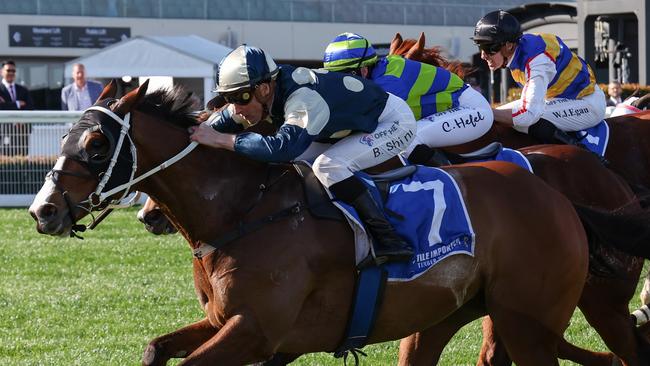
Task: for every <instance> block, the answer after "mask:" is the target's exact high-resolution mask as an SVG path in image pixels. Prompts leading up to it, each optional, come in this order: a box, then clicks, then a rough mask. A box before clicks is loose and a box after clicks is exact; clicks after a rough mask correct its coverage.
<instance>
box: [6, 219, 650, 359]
mask: <svg viewBox="0 0 650 366" xmlns="http://www.w3.org/2000/svg"><path fill="white" fill-rule="evenodd" d="M0 223H2V224H0V264H1V266H0V365H21V366H22V365H138V364H140V361H141V356H142V352H143V350H144V347H145V345H146V344H147V342H148V341H149V340H150V339H152V338H154V337H156V336H159V335H162V334H164V333H166V332H170V331H173V330H175V329H177V328H179V327H181V326H184V325H186V324H188V323H191V322H193V321H196V320H199V319H200V318H202V315H203V314H202V311H201V309H200V307H199V304H198V301H197V300H196V296H195V294H194V287H193V284H192V275H191V258H192V256H191V252H190V250H189V249H188V247H187V245H186V244H185V242H184V241H183V239H182V238H181V237H180V236H178V235H174V236H167V237H156V236H153V235H151V234H149V233H147V232H146V231H145V230H144V228H143V226H142V225H141V224H140V223H139V222H137V220H136V219H135V210H125V211H120V212H114V213H113V214H112V215H111V216H110V217H109V218H108V219H107V220H106V221H104V222H103V223H102V224H101V225H100V226H99V227H98V229H97V230H96V231H92V232H88V233H86V234H85V235H83V236H85V237H86V239H85V240H76V239H57V238H50V237H46V236H43V235H39V234H38V233H37V232H36V230H35V228H34V223H33V221H32V219H31V218H30V217H29V215H28V214H27V210H26V209H1V210H0ZM638 305H639V300H638V297H635V298H634V299H633V302H632V305H631V306H633V307H635V308H636V306H638ZM567 337H568V339H569V340H570V341H572V342H574V343H576V344H578V345H580V346H583V347H586V348H589V349H592V350H600V351H604V350H605V347H604V345H603V344H602V342H601V341H600V338H599V337H598V336H597V335H596V334H595V332H594V331H593V330H591V329H590V328H589V327H588V326H587V325H586V322H585V320H584V318H583V317H582V315H581V314H580V313H579V312H576V314H575V315H574V317H573V319H572V323H571V326H570V328H569V331H568V333H567ZM480 342H481V336H480V321H475V322H473V323H471V324H469V325H468V326H466V327H465V328H463V329H462V330H461V331H460V332H459V333H458V334H457V335H456V336H455V337H454V339H453V340H452V342H451V343H450V344H449V345H448V346H447V348H446V350H445V353H444V355H443V359H442V360H441V362H440V365H474V364H475V361H476V356H477V355H478V350H479V347H480ZM397 347H398V346H397V342H388V343H383V344H379V345H372V346H368V347H366V348H365V349H364V351H366V352H367V353H368V357H367V358H364V359H363V360H362V364H364V365H394V364H395V363H396V359H397ZM294 364H296V365H337V366H339V365H341V364H342V361H340V360H336V359H334V358H332V357H331V356H330V355H329V354H323V353H320V354H313V355H307V356H304V357H302V358H301V359H299V360H298V361H296V362H295V363H294ZM561 364H562V365H572V363H570V362H564V361H563V362H561Z"/></svg>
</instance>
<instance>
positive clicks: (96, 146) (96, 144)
mask: <svg viewBox="0 0 650 366" xmlns="http://www.w3.org/2000/svg"><path fill="white" fill-rule="evenodd" d="M103 145H104V141H101V140H100V139H94V140H92V141H91V142H90V146H91V147H92V148H94V149H100V148H101V147H102V146H103Z"/></svg>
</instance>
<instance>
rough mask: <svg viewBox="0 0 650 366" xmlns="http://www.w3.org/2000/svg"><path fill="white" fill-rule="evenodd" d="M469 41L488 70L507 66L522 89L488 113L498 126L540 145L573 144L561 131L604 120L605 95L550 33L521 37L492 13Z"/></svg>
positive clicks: (511, 23) (515, 25)
mask: <svg viewBox="0 0 650 366" xmlns="http://www.w3.org/2000/svg"><path fill="white" fill-rule="evenodd" d="M472 39H473V40H474V43H476V45H477V46H478V47H479V49H480V51H481V58H482V59H483V60H485V61H486V62H487V64H488V66H489V68H490V70H492V71H494V70H497V69H500V68H505V67H507V68H509V69H510V72H511V74H512V77H513V79H515V81H516V82H517V83H518V84H519V86H521V87H523V89H522V93H521V99H519V100H516V101H514V102H511V103H508V104H505V105H502V106H500V107H498V108H497V109H495V110H494V118H495V120H496V121H497V122H499V123H505V124H507V125H511V126H513V127H514V128H515V129H516V130H517V131H520V132H524V133H528V134H529V135H531V136H533V137H534V138H536V139H538V140H540V141H541V142H544V143H557V142H561V143H565V144H573V145H576V144H578V141H577V140H576V139H575V138H574V137H572V136H570V135H569V134H567V133H566V132H564V131H580V130H584V129H587V128H590V127H593V126H595V125H597V124H598V123H599V122H600V121H601V120H602V119H603V118H604V116H605V104H606V103H605V93H603V91H602V90H601V89H600V88H599V87H598V86H597V85H596V79H595V77H594V73H593V71H592V70H591V68H590V67H589V65H587V63H586V62H585V61H584V60H583V59H581V58H580V57H578V56H577V55H576V54H575V53H573V52H571V50H570V49H569V47H567V46H566V45H565V44H564V42H562V40H561V39H560V37H557V36H555V35H552V34H545V33H542V34H522V32H521V26H520V25H519V21H518V20H517V18H515V17H514V16H513V15H511V14H509V13H507V12H505V11H503V10H497V11H493V12H491V13H488V14H487V15H485V16H484V17H483V18H481V20H479V21H478V23H476V28H475V29H474V37H472Z"/></svg>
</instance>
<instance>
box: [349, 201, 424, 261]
mask: <svg viewBox="0 0 650 366" xmlns="http://www.w3.org/2000/svg"><path fill="white" fill-rule="evenodd" d="M351 205H352V206H354V208H355V209H356V210H357V213H358V214H359V217H360V218H361V221H363V223H364V224H365V226H366V228H367V229H368V231H370V234H371V235H372V238H373V242H374V249H375V257H376V258H377V263H378V264H381V263H383V262H406V261H408V260H410V259H411V258H412V257H413V249H411V247H410V246H409V245H408V244H407V243H406V241H404V239H402V238H401V237H400V236H399V235H397V232H395V229H394V228H393V226H392V225H391V224H390V223H389V222H388V220H387V219H386V217H385V216H384V213H383V212H382V210H381V208H380V207H379V205H378V204H377V202H375V199H374V198H373V197H372V194H371V193H370V192H369V191H367V190H366V191H365V192H363V193H362V194H361V195H360V196H359V197H357V198H356V199H355V200H354V201H352V202H351Z"/></svg>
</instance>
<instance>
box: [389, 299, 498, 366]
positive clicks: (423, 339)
mask: <svg viewBox="0 0 650 366" xmlns="http://www.w3.org/2000/svg"><path fill="white" fill-rule="evenodd" d="M479 306H480V304H479V302H478V299H476V298H475V299H473V300H471V301H470V302H468V303H467V304H465V305H464V306H463V307H461V308H460V309H458V310H456V311H455V312H454V313H453V314H451V315H450V316H448V317H447V318H445V319H444V320H442V321H441V322H440V323H438V324H436V325H434V326H432V327H429V328H427V329H425V330H424V331H421V332H418V333H415V334H412V335H410V336H408V337H406V338H403V339H402V340H401V341H400V344H399V361H398V364H399V365H402V366H404V365H435V364H437V363H438V360H439V359H440V355H441V354H442V350H443V349H444V348H445V346H446V345H447V343H449V340H450V339H451V337H453V336H454V334H456V332H458V330H459V329H460V328H462V327H463V326H464V325H465V324H467V323H469V322H471V321H472V320H474V319H476V318H478V317H479V316H481V315H482V314H485V311H484V310H482V309H481V308H480V307H479Z"/></svg>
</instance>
